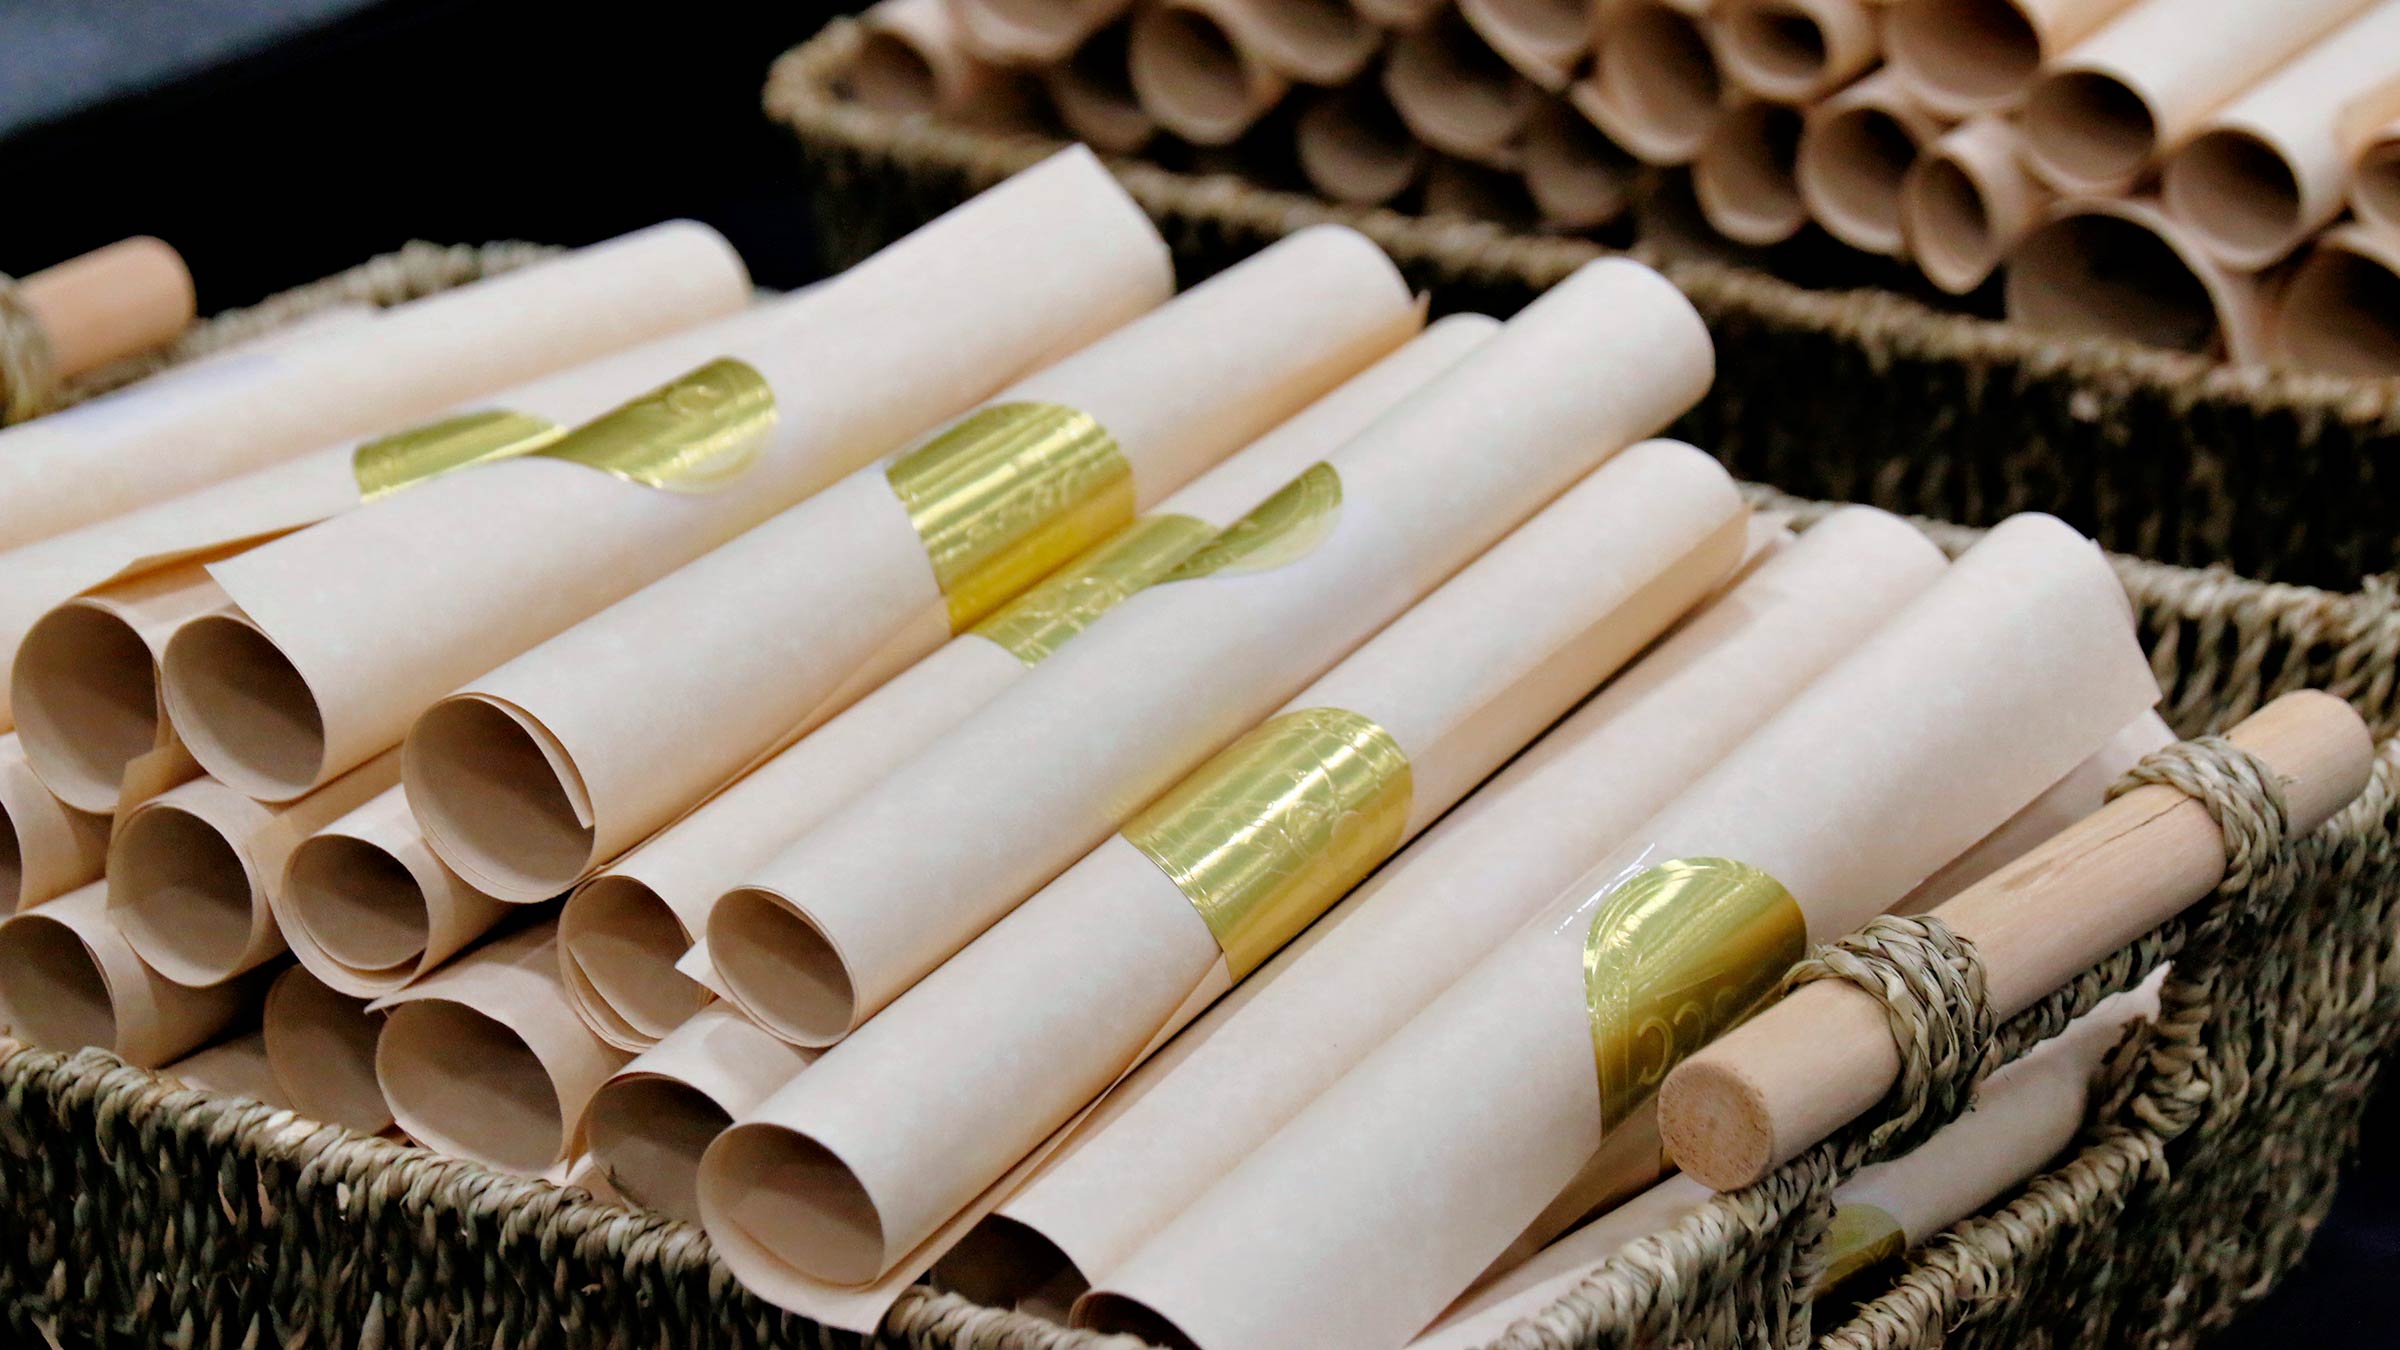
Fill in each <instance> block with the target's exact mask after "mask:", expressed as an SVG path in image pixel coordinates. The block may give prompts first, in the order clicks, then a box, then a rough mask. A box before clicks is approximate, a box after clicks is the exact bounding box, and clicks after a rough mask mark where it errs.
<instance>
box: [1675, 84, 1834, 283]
mask: <svg viewBox="0 0 2400 1350" xmlns="http://www.w3.org/2000/svg"><path fill="white" fill-rule="evenodd" d="M1800 127H1801V118H1800V113H1799V111H1798V110H1797V109H1794V108H1790V107H1787V106H1785V105H1783V104H1780V103H1747V104H1744V105H1742V106H1741V107H1739V108H1735V109H1733V110H1731V111H1729V112H1728V113H1727V114H1726V116H1725V118H1724V120H1723V121H1722V122H1720V123H1718V124H1717V128H1716V130H1715V131H1713V132H1711V133H1710V135H1709V139H1708V144H1706V145H1704V146H1702V147H1701V149H1700V155H1699V158H1697V159H1695V160H1693V161H1692V193H1693V195H1694V196H1696V197H1697V198H1699V201H1700V208H1701V211H1702V212H1703V213H1704V214H1705V215H1706V216H1707V217H1708V218H1709V221H1710V223H1712V224H1713V225H1715V226H1716V229H1717V232H1718V233H1719V234H1722V235H1724V236H1725V237H1726V238H1728V239H1731V240H1733V241H1734V242H1735V243H1737V244H1749V245H1752V246H1754V247H1760V248H1763V247H1766V246H1767V245H1770V244H1780V243H1782V242H1783V241H1784V240H1786V239H1789V238H1791V237H1792V236H1793V235H1795V234H1798V233H1799V232H1800V229H1801V227H1802V226H1804V225H1806V224H1807V223H1808V203H1806V202H1804V201H1802V200H1801V199H1800V183H1799V178H1798V173H1797V171H1798V168H1799V163H1800Z"/></svg>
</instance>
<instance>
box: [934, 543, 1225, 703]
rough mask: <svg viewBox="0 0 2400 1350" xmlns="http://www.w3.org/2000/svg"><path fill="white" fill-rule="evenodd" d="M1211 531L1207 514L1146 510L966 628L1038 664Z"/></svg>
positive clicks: (1161, 573)
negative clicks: (1196, 515)
mask: <svg viewBox="0 0 2400 1350" xmlns="http://www.w3.org/2000/svg"><path fill="white" fill-rule="evenodd" d="M1215 535H1216V530H1215V528H1214V527H1212V526H1211V525H1209V523H1208V522H1207V521H1204V520H1195V519H1194V518H1192V517H1190V516H1172V515H1169V516H1144V517H1142V518H1141V519H1140V520H1137V521H1135V522H1133V523H1132V524H1131V525H1128V526H1126V527H1125V528H1124V529H1121V530H1119V531H1117V532H1116V533H1115V534H1113V535H1110V536H1109V537H1108V538H1107V539H1105V540H1103V541H1101V543H1100V544H1098V545H1097V546H1095V547H1093V548H1090V549H1087V550H1085V551H1084V553H1083V555H1082V556H1080V557H1078V558H1076V559H1075V560H1074V561H1073V562H1070V563H1068V564H1067V565H1066V566H1064V567H1062V568H1060V569H1058V570H1057V571H1055V572H1052V573H1051V574H1050V575H1048V576H1046V577H1044V578H1042V579H1041V580H1040V581H1039V582H1037V583H1035V585H1034V587H1033V589H1032V590H1029V591H1027V592H1025V593H1024V594H1022V595H1020V596H1018V597H1017V598H1016V599H1014V600H1011V601H1009V602H1008V603H1007V604H1005V605H1002V606H1001V607H1000V608H999V609H998V610H996V611H994V612H993V613H992V615H991V617H990V618H987V619H985V620H984V621H983V622H981V623H979V624H976V625H975V627H974V628H973V629H971V630H969V631H971V632H973V633H974V634H975V635H976V636H977V637H982V638H989V639H990V640H992V641H993V642H997V643H999V644H1000V645H1001V647H1003V648H1005V649H1006V650H1007V651H1008V652H1009V653H1010V654H1011V655H1013V656H1015V657H1016V658H1017V659H1018V660H1020V661H1022V662H1024V663H1025V664H1026V665H1029V666H1032V665H1039V664H1041V662H1042V659H1043V658H1044V657H1047V656H1048V655H1050V653H1052V652H1054V651H1057V650H1058V649H1059V648H1060V647H1063V646H1065V645H1066V643H1067V640H1068V639H1069V638H1072V637H1074V636H1075V635H1076V634H1077V633H1080V632H1082V631H1083V630H1084V629H1086V628H1088V627H1090V626H1091V623H1092V620H1094V619H1097V618H1099V617H1100V616H1101V615H1103V614H1105V613H1107V612H1108V611H1109V610H1111V609H1113V608H1115V607H1116V605H1117V604H1118V603H1119V602H1121V601H1122V600H1124V599H1125V597H1127V596H1129V595H1131V594H1133V593H1134V592H1135V591H1138V590H1140V589H1142V588H1143V587H1145V586H1148V585H1149V584H1150V583H1151V582H1154V581H1156V580H1158V579H1159V578H1160V577H1162V576H1164V575H1166V574H1167V572H1168V571H1169V570H1170V569H1172V568H1173V567H1174V566H1175V564H1177V563H1179V562H1182V561H1183V560H1184V559H1185V558H1188V557H1190V556H1191V554H1192V551H1193V550H1194V549H1197V548H1199V547H1200V546H1201V545H1203V544H1206V543H1207V542H1208V541H1209V540H1210V539H1211V538H1213V537H1214V536H1215Z"/></svg>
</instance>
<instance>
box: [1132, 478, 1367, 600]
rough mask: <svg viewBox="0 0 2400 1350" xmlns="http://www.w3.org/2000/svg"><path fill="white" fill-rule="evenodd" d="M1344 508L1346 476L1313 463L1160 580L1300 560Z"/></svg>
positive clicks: (1259, 568)
mask: <svg viewBox="0 0 2400 1350" xmlns="http://www.w3.org/2000/svg"><path fill="white" fill-rule="evenodd" d="M1341 510H1342V476H1341V475H1340V474H1339V473H1336V472H1334V468H1333V466H1332V465H1330V464H1322V463H1320V464H1311V465H1309V466H1308V467H1307V468H1305V469H1303V470H1301V471H1300V475H1299V476H1298V477H1296V478H1294V479H1293V480H1292V481H1291V482H1289V483H1286V484H1284V485H1283V486H1282V487H1281V488H1278V489H1277V490H1276V492H1275V495H1274V496H1272V497H1269V498H1267V499H1266V500H1265V501H1263V502H1260V503H1259V504H1258V505H1257V506H1255V507H1253V508H1251V510H1250V513H1249V514H1248V515H1245V516H1243V517H1242V518H1241V519H1240V520H1237V521H1235V522H1233V524H1231V525H1228V526H1226V527H1225V532H1224V533H1223V534H1220V535H1218V536H1217V537H1216V539H1215V540H1214V541H1212V542H1211V543H1210V544H1209V545H1208V546H1207V547H1206V548H1203V549H1201V550H1200V551H1199V552H1197V553H1194V554H1193V555H1192V556H1191V557H1189V558H1186V559H1184V561H1183V565H1182V566H1180V567H1177V568H1176V569H1175V570H1174V571H1172V572H1169V573H1167V574H1166V575H1165V576H1164V577H1161V578H1159V580H1160V581H1161V582H1162V583H1164V582H1169V581H1190V580H1192V579H1193V578H1195V577H1213V576H1229V575H1237V574H1239V573H1243V572H1267V571H1272V570H1274V569H1275V568H1278V567H1282V566H1285V565H1287V564H1290V563H1293V562H1297V561H1299V560H1300V559H1301V558H1304V557H1306V556H1308V554H1309V552H1310V551H1311V550H1313V549H1314V548H1316V546H1317V545H1318V544H1321V543H1323V542H1324V541H1325V536H1327V535H1329V534H1331V533H1333V526H1334V522H1335V521H1336V520H1337V519H1339V518H1340V516H1341Z"/></svg>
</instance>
